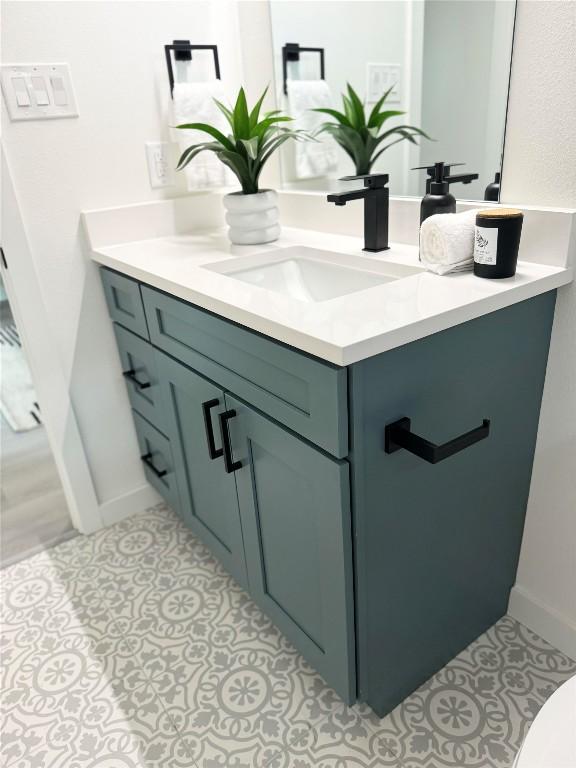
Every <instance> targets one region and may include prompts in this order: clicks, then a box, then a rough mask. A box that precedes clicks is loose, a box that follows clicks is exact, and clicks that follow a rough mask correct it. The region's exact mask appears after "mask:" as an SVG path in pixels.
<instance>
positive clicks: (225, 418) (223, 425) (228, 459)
mask: <svg viewBox="0 0 576 768" xmlns="http://www.w3.org/2000/svg"><path fill="white" fill-rule="evenodd" d="M234 416H236V411H234V410H231V411H224V413H220V414H218V418H219V420H220V434H221V435H222V445H223V446H224V468H225V469H226V472H227V473H228V474H230V473H231V472H235V471H236V470H237V469H240V467H241V466H242V462H241V461H234V459H233V458H232V446H231V445H230V435H229V434H228V422H229V421H230V419H233V418H234Z"/></svg>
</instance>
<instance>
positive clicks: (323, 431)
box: [102, 269, 555, 715]
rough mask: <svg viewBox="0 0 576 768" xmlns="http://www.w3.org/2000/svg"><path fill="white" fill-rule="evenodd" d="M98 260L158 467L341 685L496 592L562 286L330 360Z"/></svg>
mask: <svg viewBox="0 0 576 768" xmlns="http://www.w3.org/2000/svg"><path fill="white" fill-rule="evenodd" d="M102 278H103V281H104V284H105V286H107V288H106V296H107V299H108V304H109V308H110V313H111V316H112V318H113V320H114V322H115V326H116V337H117V340H118V345H119V349H120V355H121V359H122V363H123V367H124V373H125V374H126V370H128V371H133V372H134V375H128V376H126V377H125V378H126V383H127V386H128V388H129V395H130V401H131V404H132V407H133V409H134V419H135V424H136V429H137V432H138V435H139V439H140V444H141V452H142V456H143V461H144V463H145V464H146V471H147V473H149V474H148V476H149V477H150V480H151V482H154V484H155V487H157V488H158V489H159V491H160V492H161V493H163V495H164V496H165V498H166V499H167V500H168V501H169V503H170V504H171V505H173V506H174V507H175V509H176V510H177V511H178V512H179V514H180V515H181V517H182V519H183V520H184V521H185V523H186V524H187V525H189V526H190V528H191V529H192V530H193V531H194V532H195V533H196V534H197V535H198V536H199V537H200V538H201V539H202V540H203V541H204V542H205V543H206V544H207V546H208V547H210V549H211V550H212V551H213V553H214V554H215V555H216V556H217V557H218V558H219V559H220V560H221V562H222V563H223V565H224V566H225V567H226V568H227V570H228V571H229V572H230V573H231V574H232V575H233V576H234V577H235V578H236V579H237V580H238V582H239V583H240V584H242V586H244V587H245V588H246V589H247V590H248V592H249V593H250V595H251V596H252V598H253V599H254V600H255V602H256V603H258V604H259V605H260V606H261V608H262V609H263V610H264V611H265V612H266V613H267V614H268V615H269V616H270V618H271V619H272V620H273V621H274V623H275V624H276V625H277V626H278V627H279V628H280V630H281V631H282V632H283V633H284V634H285V635H286V637H287V638H288V639H289V640H290V641H291V642H292V643H293V644H294V645H295V646H296V647H297V648H298V649H299V650H300V652H301V653H302V654H303V656H304V657H305V658H306V659H307V660H308V662H309V663H310V664H311V665H312V666H313V667H314V668H315V669H317V670H318V672H319V673H320V674H321V675H322V676H323V677H324V679H325V680H326V682H327V683H329V684H330V685H331V686H332V687H333V688H334V689H335V691H336V692H337V693H338V694H339V695H340V696H341V697H342V699H343V700H344V701H345V702H347V703H352V702H354V701H355V700H356V699H357V698H358V699H360V700H362V701H365V702H367V703H368V704H369V705H370V706H371V707H372V708H373V709H374V711H375V712H376V713H378V714H379V715H384V714H386V713H387V712H389V711H390V710H391V709H393V708H394V707H395V706H396V705H397V704H398V703H399V702H400V701H401V700H402V699H403V698H404V697H405V696H407V695H408V694H409V693H410V692H411V691H413V690H414V689H415V688H417V687H418V686H419V685H420V684H421V683H423V682H424V681H425V680H426V679H427V678H428V677H430V675H432V674H433V673H434V672H435V671H437V670H438V669H439V668H440V667H442V666H443V665H444V664H446V663H447V662H448V661H449V660H450V659H451V658H452V657H453V656H455V655H456V654H457V653H458V652H459V651H461V650H462V649H463V648H464V647H465V646H466V645H468V644H469V643H470V642H471V641H472V640H474V639H475V638H476V637H477V636H478V635H479V634H480V633H481V632H483V631H484V630H486V629H487V628H488V627H489V626H491V625H492V624H493V623H494V622H495V621H496V620H497V619H498V618H500V617H501V616H502V615H503V614H504V613H505V612H506V609H507V603H508V597H509V593H510V589H511V587H512V585H513V583H514V579H515V574H516V567H517V563H518V556H519V550H520V543H521V538H522V529H523V524H524V515H525V510H526V504H527V498H528V490H529V484H530V475H531V468H532V459H533V454H534V446H535V441H536V432H537V426H538V415H539V409H540V401H541V397H542V389H543V384H544V375H545V370H546V361H547V354H548V346H549V341H550V333H551V326H552V318H553V313H554V302H555V291H552V292H548V293H545V294H543V295H541V296H538V297H535V298H532V299H529V300H527V301H524V302H520V303H518V304H515V305H513V306H511V307H508V308H505V309H502V310H499V311H497V312H493V313H491V314H488V315H485V316H482V317H480V318H477V319H475V320H471V321H469V322H466V323H463V324H461V325H458V326H455V327H453V328H449V329H448V330H445V331H441V332H439V333H436V334H434V335H431V336H427V337H425V338H423V339H420V340H418V341H415V342H412V343H411V344H406V345H405V346H403V347H399V348H396V349H393V350H390V351H389V352H385V353H382V354H380V355H375V356H373V357H370V358H367V359H365V360H363V361H361V362H359V363H356V364H354V365H352V366H349V367H348V368H341V367H338V366H335V365H332V364H330V363H327V362H325V361H322V360H318V359H316V358H314V357H311V356H310V355H307V354H305V353H302V352H300V351H298V350H295V349H293V348H291V347H288V346H286V345H284V344H281V343H279V342H275V341H273V340H272V339H270V338H267V337H265V336H263V335H261V334H258V333H255V332H253V331H250V330H247V329H246V328H243V327H241V326H239V325H237V324H235V323H232V322H230V321H227V320H224V319H223V318H221V317H218V316H216V315H214V314H211V313H210V312H206V311H204V310H202V309H199V308H198V307H195V306H193V305H191V304H188V303H186V302H184V301H181V300H178V299H175V298H174V297H172V296H168V295H166V294H164V293H162V292H161V291H158V290H156V289H154V288H152V287H150V286H146V285H143V284H141V285H139V284H138V283H136V282H135V281H133V280H131V279H129V278H127V277H125V276H123V275H120V274H119V273H116V272H112V271H110V270H108V269H102ZM112 288H114V291H112ZM120 305H121V307H122V309H119V306H120ZM128 308H129V309H130V312H127V309H128ZM126 318H127V319H126ZM134 318H138V321H137V322H136V325H135V324H134V322H135V321H134ZM142 318H144V322H143V323H142ZM143 383H144V384H146V383H149V384H150V386H147V387H145V389H144V390H141V391H140V390H139V386H140V385H141V384H143ZM146 392H148V394H147V395H146V398H143V395H145V394H146ZM145 401H146V402H145ZM142 438H144V440H145V441H147V442H143V441H142ZM152 438H156V441H155V443H154V440H153V439H152ZM148 454H149V455H148ZM146 457H147V458H146ZM150 462H152V468H151V466H150ZM154 470H159V471H160V473H162V472H163V471H164V470H165V471H166V474H162V476H161V477H160V478H159V477H157V474H156V473H155V472H154ZM166 479H168V481H169V484H170V486H171V488H170V489H167V488H166ZM160 480H164V484H162V483H160V482H159V481H160Z"/></svg>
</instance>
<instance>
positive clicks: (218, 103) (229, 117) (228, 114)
mask: <svg viewBox="0 0 576 768" xmlns="http://www.w3.org/2000/svg"><path fill="white" fill-rule="evenodd" d="M214 103H215V104H216V106H217V107H218V109H219V110H220V112H222V114H223V115H224V117H225V118H226V120H228V122H229V123H230V128H232V130H234V115H233V114H232V110H231V109H228V107H227V106H226V105H225V104H222V102H221V101H218V99H214Z"/></svg>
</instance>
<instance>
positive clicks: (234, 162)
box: [218, 149, 252, 191]
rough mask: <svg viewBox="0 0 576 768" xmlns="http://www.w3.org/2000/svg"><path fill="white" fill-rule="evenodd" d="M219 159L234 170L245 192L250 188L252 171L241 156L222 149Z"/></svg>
mask: <svg viewBox="0 0 576 768" xmlns="http://www.w3.org/2000/svg"><path fill="white" fill-rule="evenodd" d="M218 157H219V158H220V160H221V161H222V162H223V163H224V164H225V165H227V166H228V167H229V168H230V169H231V170H232V172H233V173H234V175H235V176H236V178H237V179H238V181H239V182H240V185H241V187H242V191H244V190H245V188H247V187H250V185H251V181H252V175H251V173H250V169H249V168H248V163H247V162H246V160H245V159H244V158H243V157H242V156H241V155H239V154H238V153H237V152H229V151H228V150H226V149H222V150H220V151H219V152H218Z"/></svg>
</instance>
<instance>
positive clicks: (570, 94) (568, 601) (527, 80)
mask: <svg viewBox="0 0 576 768" xmlns="http://www.w3.org/2000/svg"><path fill="white" fill-rule="evenodd" d="M502 198H503V201H512V200H522V201H523V202H526V203H532V204H538V205H556V206H566V207H572V208H575V207H576V3H575V2H562V1H560V2H558V1H557V0H538V1H535V0H519V4H518V11H517V19H516V37H515V43H514V58H513V66H512V82H511V93H510V107H509V116H508V126H507V131H506V145H505V153H504V169H503V187H502ZM575 247H576V245H575ZM573 250H574V249H573ZM573 257H574V254H573ZM575 331H576V284H574V283H573V284H572V285H571V286H567V287H566V288H562V289H560V291H559V292H558V300H557V304H556V314H555V318H554V328H553V332H552V345H551V348H550V356H549V363H548V369H547V374H546V385H545V389H544V399H543V403H542V411H541V415H540V428H539V432H538V443H537V447H536V458H535V463H534V470H533V474H532V484H531V489H530V501H529V504H528V514H527V519H526V526H525V530H524V539H523V544H522V553H521V557H520V566H519V569H518V577H517V585H516V587H515V588H514V590H513V593H512V598H511V602H510V610H511V612H512V613H513V614H514V615H515V616H516V617H517V618H519V619H520V620H521V621H524V623H526V624H528V625H529V626H531V627H532V628H533V629H534V630H535V631H537V632H539V633H540V634H542V635H543V636H544V637H546V638H547V639H548V640H550V641H551V642H554V643H555V644H556V645H557V646H558V647H559V648H563V649H564V650H565V651H566V652H567V653H569V654H570V655H572V656H573V657H574V658H576V340H575V339H576V336H575Z"/></svg>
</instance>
